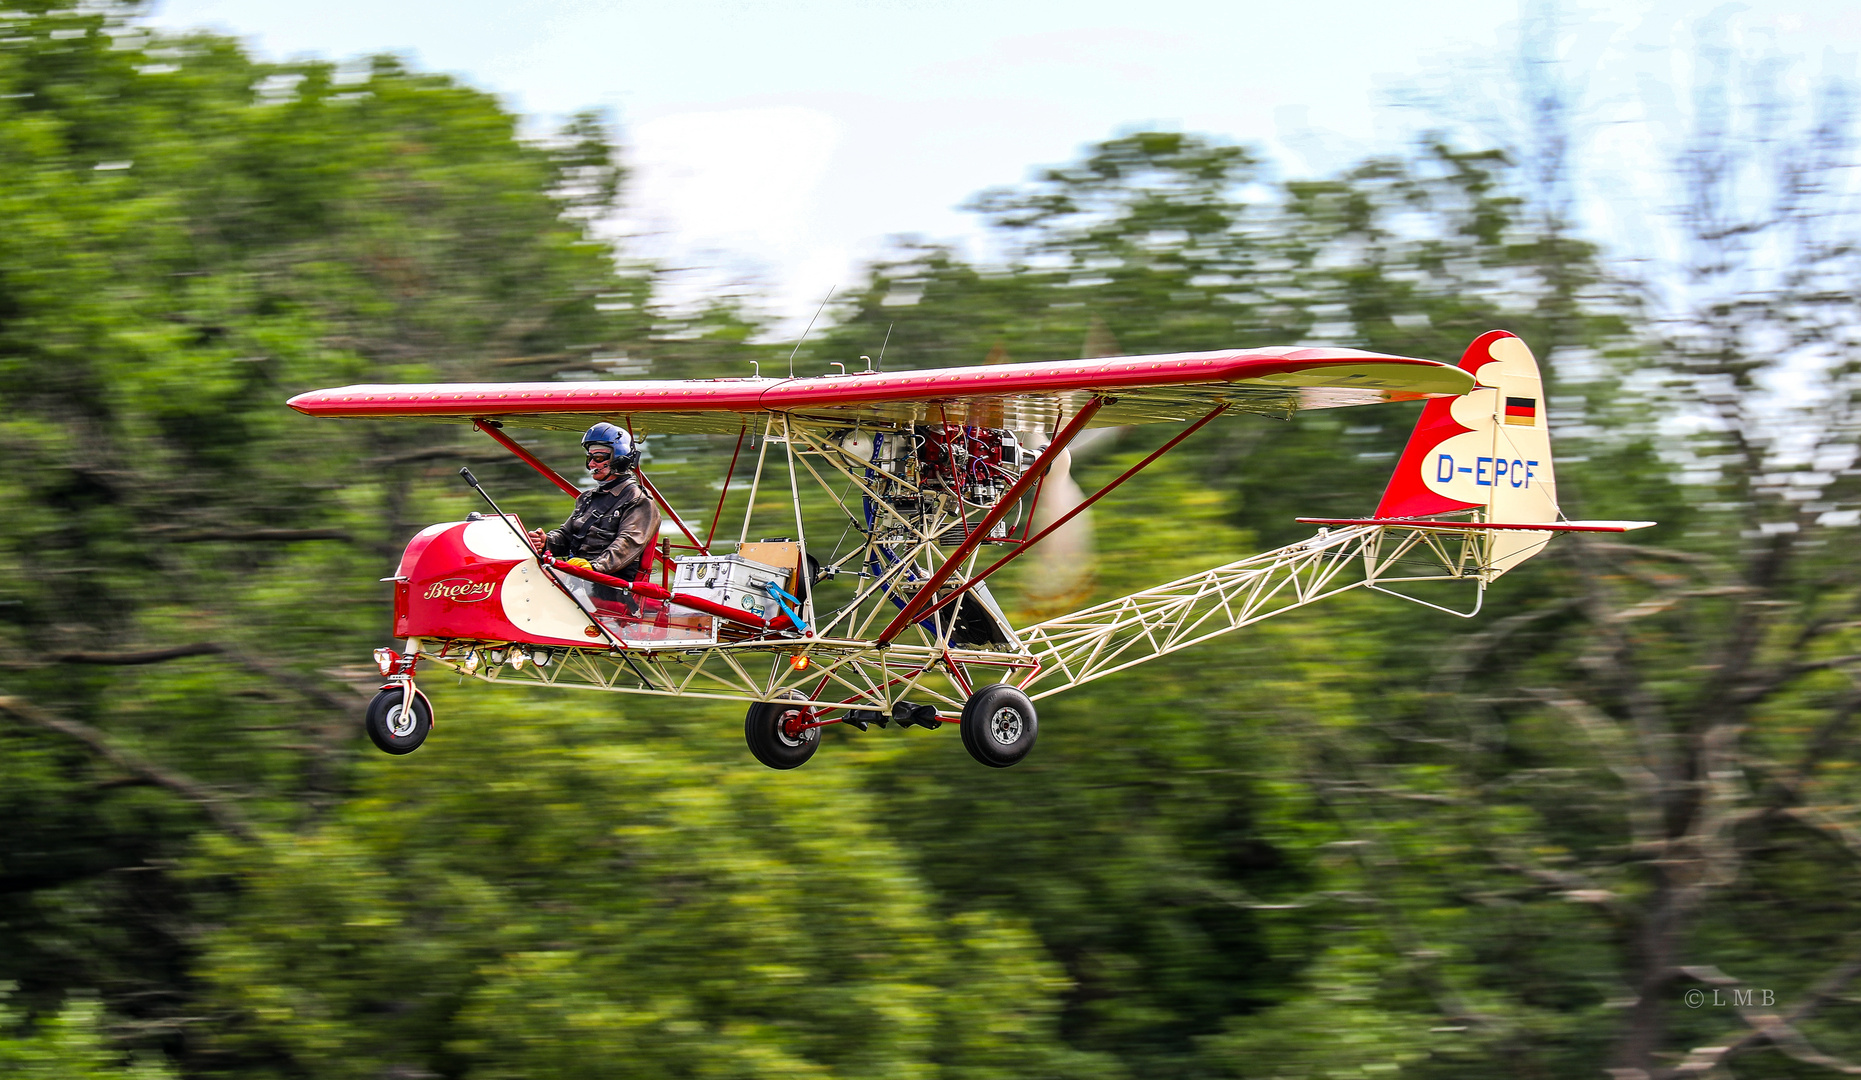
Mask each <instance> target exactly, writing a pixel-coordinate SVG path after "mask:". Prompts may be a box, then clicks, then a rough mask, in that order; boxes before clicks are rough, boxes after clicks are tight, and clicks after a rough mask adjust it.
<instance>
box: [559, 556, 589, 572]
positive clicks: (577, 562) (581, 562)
mask: <svg viewBox="0 0 1861 1080" xmlns="http://www.w3.org/2000/svg"><path fill="white" fill-rule="evenodd" d="M562 561H563V562H565V563H567V564H568V565H570V566H579V567H581V568H582V569H583V570H593V569H594V564H593V563H591V562H589V561H588V560H587V559H582V558H575V559H564V560H562Z"/></svg>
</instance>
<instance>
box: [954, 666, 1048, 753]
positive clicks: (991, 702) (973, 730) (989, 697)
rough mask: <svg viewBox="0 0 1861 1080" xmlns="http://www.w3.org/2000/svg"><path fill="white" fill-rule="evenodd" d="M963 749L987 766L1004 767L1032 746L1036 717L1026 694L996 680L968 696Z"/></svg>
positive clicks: (1037, 731) (1037, 723)
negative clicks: (994, 682) (991, 684)
mask: <svg viewBox="0 0 1861 1080" xmlns="http://www.w3.org/2000/svg"><path fill="white" fill-rule="evenodd" d="M962 732H963V748H964V749H966V750H968V751H969V756H970V757H973V758H975V759H976V760H977V761H980V762H981V763H983V764H984V765H987V766H988V767H989V768H991V769H1006V768H1007V767H1008V766H1010V765H1013V764H1015V763H1016V762H1018V761H1020V760H1021V759H1022V758H1024V757H1026V756H1027V752H1028V751H1029V750H1032V749H1034V740H1035V739H1036V738H1038V737H1039V735H1040V718H1039V716H1037V715H1036V714H1035V712H1034V703H1033V702H1032V701H1029V700H1028V697H1027V695H1026V694H1023V693H1022V692H1021V691H1019V690H1017V689H1015V688H1014V687H1012V686H1009V685H1008V684H1007V683H996V684H995V685H993V686H985V687H983V688H982V689H980V690H978V691H976V692H975V693H973V694H971V695H970V696H969V702H968V703H967V704H965V705H964V706H963V720H962Z"/></svg>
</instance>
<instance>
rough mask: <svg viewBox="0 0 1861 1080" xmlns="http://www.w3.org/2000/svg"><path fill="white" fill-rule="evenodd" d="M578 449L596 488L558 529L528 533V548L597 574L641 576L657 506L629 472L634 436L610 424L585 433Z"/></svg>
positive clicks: (636, 455) (655, 532)
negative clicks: (577, 563)
mask: <svg viewBox="0 0 1861 1080" xmlns="http://www.w3.org/2000/svg"><path fill="white" fill-rule="evenodd" d="M582 450H583V451H585V452H586V453H587V455H588V472H589V474H590V475H592V476H593V477H594V482H595V487H594V489H593V490H592V491H584V492H582V493H581V495H579V496H577V497H576V499H575V509H574V510H573V511H571V512H570V513H569V520H567V521H565V522H563V523H562V527H561V528H559V529H551V530H550V531H548V532H544V531H543V530H541V529H532V530H530V546H532V547H534V548H535V549H536V550H537V553H538V554H542V553H543V552H545V551H547V552H548V553H549V554H551V555H554V556H556V557H557V558H559V559H574V560H578V561H585V563H586V564H587V565H588V567H589V568H590V569H592V570H595V571H596V572H598V573H602V574H607V575H609V576H612V577H617V578H626V579H627V580H629V581H631V580H633V579H634V578H635V577H637V576H638V575H639V572H640V557H641V556H642V555H644V554H645V552H646V548H647V545H648V544H651V543H653V542H654V541H656V540H657V539H658V538H659V507H657V506H655V505H654V504H653V497H652V496H651V495H649V494H647V492H646V486H645V485H644V484H642V483H641V482H640V478H639V477H638V476H636V475H635V474H634V471H633V469H634V466H635V465H637V464H638V463H639V460H640V452H639V451H638V450H637V449H636V448H635V447H634V445H633V438H632V436H630V435H628V434H627V433H626V432H625V431H622V430H621V429H620V428H618V427H615V426H614V425H613V424H608V423H600V424H596V425H595V426H593V427H591V428H589V429H588V434H586V435H583V436H582Z"/></svg>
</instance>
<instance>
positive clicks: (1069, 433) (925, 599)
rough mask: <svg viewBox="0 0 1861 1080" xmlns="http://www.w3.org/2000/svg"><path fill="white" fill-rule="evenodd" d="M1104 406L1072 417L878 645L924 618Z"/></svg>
mask: <svg viewBox="0 0 1861 1080" xmlns="http://www.w3.org/2000/svg"><path fill="white" fill-rule="evenodd" d="M1104 405H1105V399H1104V398H1102V397H1097V396H1094V397H1093V398H1092V400H1090V401H1088V402H1086V404H1085V407H1083V408H1081V409H1080V410H1079V415H1078V416H1075V417H1073V419H1072V422H1071V423H1069V424H1067V425H1066V427H1065V429H1064V430H1062V431H1061V432H1060V433H1059V435H1057V436H1055V437H1054V440H1053V441H1052V442H1050V443H1048V444H1047V448H1046V449H1045V450H1042V451H1041V452H1040V457H1039V458H1036V459H1035V461H1034V464H1033V466H1032V467H1030V468H1029V469H1028V470H1027V471H1026V472H1024V473H1022V474H1021V478H1020V479H1018V480H1016V481H1015V482H1014V486H1012V487H1010V488H1009V489H1008V491H1007V493H1006V494H1004V495H1003V496H1002V497H1001V499H1000V500H999V501H997V502H996V504H995V505H994V506H993V507H990V508H989V512H988V513H986V514H984V515H982V520H981V521H978V522H976V527H975V528H974V529H972V530H970V533H969V535H968V536H965V537H964V538H963V542H962V543H960V544H958V545H957V546H956V550H955V551H952V552H951V553H950V555H949V557H948V558H946V559H944V561H943V565H942V566H939V567H938V568H937V572H936V573H934V574H932V575H931V576H930V580H929V581H926V582H925V583H924V585H923V587H922V588H920V589H918V593H917V595H916V596H913V597H912V598H911V601H910V602H909V603H907V604H906V605H905V609H904V610H903V611H900V612H899V613H898V616H897V617H896V618H894V619H893V620H892V621H891V622H890V623H888V624H887V625H886V627H885V629H884V630H883V631H882V632H881V633H880V634H879V638H878V644H880V645H890V644H891V643H892V639H893V638H895V637H897V636H898V634H899V631H901V630H903V629H904V628H905V627H907V626H910V625H911V624H912V623H914V622H916V621H917V620H918V619H919V618H920V617H921V616H922V615H923V613H924V609H925V608H927V607H929V606H930V605H931V603H932V602H933V601H935V600H936V598H937V590H938V589H940V588H942V587H943V583H944V582H946V581H948V580H950V575H951V574H954V573H956V568H957V567H958V566H961V565H962V564H963V560H964V559H967V558H969V554H970V552H972V551H975V550H976V549H977V548H978V547H980V546H982V542H983V541H984V540H986V539H988V535H989V530H991V529H993V528H995V526H996V524H997V523H998V522H1000V521H1001V520H1002V519H1003V518H1005V517H1007V516H1008V511H1010V510H1012V509H1014V505H1015V503H1017V502H1020V501H1021V496H1023V495H1025V494H1027V489H1028V488H1031V487H1033V486H1034V483H1035V482H1036V481H1038V480H1039V479H1040V478H1041V477H1042V476H1044V475H1046V472H1047V469H1048V468H1049V467H1051V466H1052V464H1053V459H1054V458H1055V457H1057V456H1059V453H1060V451H1062V450H1064V449H1066V447H1067V444H1069V443H1071V442H1072V441H1073V437H1074V436H1076V435H1078V434H1079V433H1080V432H1081V431H1083V430H1085V426H1086V424H1087V423H1088V422H1090V421H1091V419H1092V417H1093V416H1094V415H1096V414H1097V413H1098V411H1099V409H1101V408H1103V407H1104ZM957 499H958V500H959V501H960V500H961V499H962V492H961V491H960V490H959V491H958V492H957Z"/></svg>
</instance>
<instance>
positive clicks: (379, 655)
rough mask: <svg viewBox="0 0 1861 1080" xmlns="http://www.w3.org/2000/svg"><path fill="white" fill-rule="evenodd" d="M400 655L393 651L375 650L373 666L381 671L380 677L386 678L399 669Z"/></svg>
mask: <svg viewBox="0 0 1861 1080" xmlns="http://www.w3.org/2000/svg"><path fill="white" fill-rule="evenodd" d="M400 664H401V654H400V653H397V652H395V651H394V650H393V649H376V650H375V666H376V667H378V668H380V669H381V677H382V678H384V679H385V678H387V677H388V676H389V675H392V674H394V672H395V671H396V670H397V669H398V668H399V667H400Z"/></svg>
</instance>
